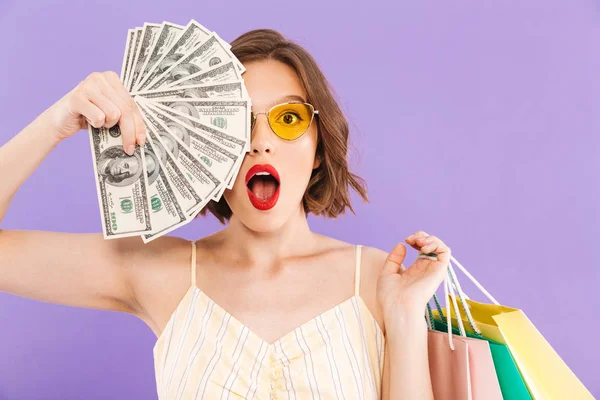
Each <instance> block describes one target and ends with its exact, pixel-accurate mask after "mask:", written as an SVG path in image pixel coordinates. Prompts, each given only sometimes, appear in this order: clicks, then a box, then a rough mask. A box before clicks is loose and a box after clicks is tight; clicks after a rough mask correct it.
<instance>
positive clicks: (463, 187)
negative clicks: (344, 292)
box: [0, 0, 600, 400]
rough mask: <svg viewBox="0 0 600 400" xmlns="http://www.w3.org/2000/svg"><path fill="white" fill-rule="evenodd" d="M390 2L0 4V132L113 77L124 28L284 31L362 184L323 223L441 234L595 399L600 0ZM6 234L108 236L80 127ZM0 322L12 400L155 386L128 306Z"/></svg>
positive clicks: (27, 312)
mask: <svg viewBox="0 0 600 400" xmlns="http://www.w3.org/2000/svg"><path fill="white" fill-rule="evenodd" d="M397 3H398V2H397V1H389V2H381V1H368V2H363V3H361V4H353V5H352V6H350V5H348V1H347V0H336V1H328V2H325V1H318V2H316V1H315V2H313V1H302V2H281V1H265V0H259V1H252V2H239V3H237V4H236V3H235V2H224V1H212V2H200V1H153V2H149V1H148V0H144V1H127V2H125V1H123V0H115V1H90V0H85V1H74V0H73V1H66V0H62V1H56V0H54V1H50V0H44V1H41V0H40V1H38V2H34V1H18V2H17V1H15V0H13V1H7V0H1V1H0V37H1V38H2V47H3V48H2V62H1V63H0V87H1V91H0V96H1V97H0V116H1V119H0V120H1V121H2V129H1V130H0V144H4V143H6V142H7V141H8V140H9V139H10V138H11V137H12V136H13V135H15V134H16V133H17V132H19V131H20V130H21V129H22V128H23V127H24V126H26V125H27V124H28V123H29V122H30V121H31V120H32V119H33V118H35V117H36V116H37V115H38V114H39V113H40V112H41V111H43V110H44V109H45V108H46V107H48V106H50V105H51V104H52V103H53V102H55V101H56V100H58V99H59V98H60V97H61V96H62V95H63V94H64V93H66V92H67V91H68V90H70V89H71V88H72V87H73V86H75V85H76V84H77V83H78V82H79V81H81V80H83V79H84V78H85V77H86V76H87V75H88V74H89V73H91V72H92V71H103V70H108V69H112V70H116V71H117V72H118V71H119V70H120V68H121V60H122V56H123V49H124V44H125V38H126V33H127V29H128V28H133V27H135V26H142V25H143V23H144V22H162V21H163V20H167V21H172V22H176V23H179V24H186V23H187V22H188V21H189V19H190V18H195V19H196V20H197V21H199V22H200V23H202V24H204V25H205V26H207V27H208V28H210V29H213V30H215V31H217V32H218V33H219V35H221V37H223V38H224V39H225V40H227V41H231V40H233V39H234V38H235V37H237V36H238V35H240V34H241V33H243V32H245V31H247V30H250V29H254V28H263V27H270V28H274V29H278V30H280V31H281V32H282V33H283V34H285V35H287V36H288V37H289V38H291V39H293V40H296V41H298V42H299V43H300V44H302V45H304V46H305V47H306V48H307V49H308V50H309V51H310V52H311V53H312V54H313V55H314V57H315V58H316V59H317V61H318V62H319V64H320V65H321V67H322V68H323V70H324V72H325V74H326V76H327V77H328V78H329V80H330V82H331V83H332V85H333V87H334V88H335V92H336V94H337V95H338V97H339V100H340V102H341V105H342V107H343V109H344V111H345V112H346V114H347V116H348V118H349V120H350V124H351V148H352V154H351V163H352V168H353V170H354V171H355V172H356V173H358V174H359V175H361V176H362V177H364V178H366V180H367V182H368V185H369V186H368V188H369V193H370V200H371V204H370V205H364V204H362V203H360V202H358V201H356V202H355V207H356V211H357V215H356V216H354V215H352V214H349V215H347V216H345V217H342V218H339V219H338V220H334V221H332V220H322V219H319V218H313V217H311V218H310V223H311V226H312V228H313V230H315V231H317V232H320V233H323V234H327V235H331V236H335V237H337V238H339V239H341V240H345V241H348V242H352V243H361V244H364V245H369V246H375V247H378V248H381V249H384V250H386V251H389V250H390V249H391V248H392V247H393V245H394V244H395V243H396V242H398V241H402V240H403V239H404V238H405V237H406V236H408V235H409V234H411V233H413V232H414V231H416V230H419V229H423V230H425V231H426V232H428V233H429V234H434V235H437V236H439V237H440V238H442V240H444V241H445V242H446V243H447V244H448V245H449V246H450V247H451V248H452V250H453V255H454V256H455V257H456V258H457V259H458V260H459V261H461V263H462V264H463V265H465V266H467V268H469V269H470V271H471V272H472V273H473V274H474V275H475V276H476V277H477V278H478V279H479V280H480V282H481V283H482V284H483V285H484V286H485V287H486V288H487V289H488V290H489V291H490V292H491V293H492V294H494V295H495V297H496V298H497V299H498V300H499V301H500V302H502V303H503V304H506V305H511V306H517V307H520V308H522V309H523V310H525V312H526V314H527V315H528V316H529V318H530V319H531V320H532V321H533V322H534V324H535V325H536V326H537V327H538V329H539V330H540V331H541V332H542V333H543V334H544V336H545V337H546V338H547V340H548V341H549V342H550V344H551V345H552V346H554V348H555V349H556V350H557V351H558V353H559V354H560V355H561V356H562V357H563V359H564V360H565V361H566V362H567V364H568V365H569V366H570V367H571V368H572V370H573V371H574V372H575V373H576V374H577V375H578V376H579V377H580V379H581V380H582V381H583V382H584V383H585V384H586V385H587V386H588V388H589V389H590V390H591V391H592V393H594V394H596V395H600V381H599V380H598V378H597V377H598V376H599V370H598V362H599V361H600V360H599V358H600V357H599V354H600V351H599V350H598V339H597V338H596V337H594V336H593V335H594V334H596V333H597V332H598V330H599V329H600V323H599V322H598V321H599V320H598V317H597V310H598V306H599V305H600V304H599V302H598V297H597V296H598V295H597V293H596V292H597V288H598V283H599V282H600V280H599V278H600V272H599V268H598V267H599V262H598V257H597V255H596V254H595V252H596V249H597V248H598V240H599V239H600V220H599V212H598V205H599V204H600V191H599V190H598V184H597V180H598V174H599V172H600V158H599V157H598V154H599V150H600V148H599V147H600V139H599V128H600V112H599V109H598V106H599V104H600V103H599V102H600V79H599V78H598V76H599V71H600V51H599V47H598V46H599V43H600V13H599V8H600V7H599V3H598V2H597V1H589V0H588V1H556V0H535V1H528V2H522V1H516V0H514V1H482V0H473V1H459V2H454V4H452V5H448V4H446V2H431V1H423V2H408V1H407V2H402V4H397ZM417 3H418V4H417ZM355 199H356V197H355ZM2 228H5V229H40V230H55V231H67V232H101V226H100V215H99V210H98V204H97V199H96V188H95V184H94V178H93V169H92V163H91V154H90V149H89V142H88V137H87V134H86V133H85V132H80V133H79V134H78V135H76V136H75V137H74V138H73V139H71V140H69V141H67V142H64V143H62V144H61V145H60V146H59V147H58V148H57V149H56V150H55V151H54V152H53V153H52V154H51V155H50V156H49V157H48V158H47V160H46V161H45V162H44V163H43V164H42V166H41V167H40V168H39V169H38V170H37V171H36V172H35V173H34V174H33V175H32V176H31V178H30V179H29V180H28V181H27V182H26V183H25V184H24V185H23V187H22V188H21V190H20V191H19V192H18V193H17V195H16V197H15V198H14V201H13V203H12V205H11V207H10V209H9V211H8V214H7V216H6V217H5V219H4V221H3V223H2ZM216 229H219V224H218V223H217V221H216V220H215V219H214V218H209V219H206V220H199V221H196V222H193V223H191V224H188V225H187V226H185V227H183V228H180V229H179V230H178V231H175V232H174V234H176V235H179V236H183V237H186V238H189V239H191V238H196V237H200V236H204V235H206V234H209V233H211V232H213V231H215V230H216ZM31 251H36V249H31ZM415 256H416V252H415V251H414V250H412V249H410V250H409V253H408V256H407V261H408V262H409V264H410V263H412V261H413V260H414V258H415ZM405 263H406V262H405ZM462 282H464V286H465V287H466V289H467V293H470V294H472V297H475V298H477V299H482V296H479V295H478V294H477V293H476V292H475V289H474V287H473V285H470V284H467V282H466V278H463V279H462ZM473 295H474V296H473ZM0 326H1V327H2V329H1V330H0V399H38V400H46V399H63V400H65V399H81V398H85V399H106V398H111V399H151V398H156V394H155V393H156V390H155V381H154V371H153V361H152V346H153V345H154V341H155V337H154V335H153V334H152V332H151V331H150V329H149V328H148V327H146V326H145V325H144V323H143V322H142V321H140V320H138V319H137V318H135V317H132V316H130V315H127V314H123V313H117V312H108V311H100V310H91V309H81V308H74V307H66V306H60V305H54V304H49V303H42V302H38V301H33V300H28V299H25V298H21V297H17V296H11V295H8V294H4V293H2V294H0Z"/></svg>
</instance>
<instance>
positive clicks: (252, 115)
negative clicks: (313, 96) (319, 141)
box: [250, 101, 319, 142]
mask: <svg viewBox="0 0 600 400" xmlns="http://www.w3.org/2000/svg"><path fill="white" fill-rule="evenodd" d="M286 104H304V105H307V106H309V107H310V109H311V110H312V115H311V117H310V122H309V123H308V125H307V126H306V129H305V130H304V132H302V133H301V134H300V135H298V137H297V138H295V139H286V138H283V137H281V136H279V135H278V134H277V132H275V130H274V129H273V127H272V126H271V120H270V119H269V113H270V112H271V111H273V109H274V108H275V107H279V106H283V105H286ZM260 114H265V116H266V117H267V124H268V125H269V128H270V129H271V132H273V133H274V134H275V136H277V137H278V138H280V139H281V140H285V141H286V142H293V141H296V140H298V139H300V138H301V137H302V136H304V134H305V133H306V132H307V131H308V128H310V126H311V125H312V123H313V120H314V119H315V115H316V116H317V117H318V116H319V110H316V109H315V106H313V105H312V104H310V103H301V102H299V101H290V102H286V103H279V104H275V105H274V106H273V107H271V108H269V110H268V111H266V112H260V113H255V112H253V111H252V110H251V111H250V118H251V121H250V132H252V131H253V130H254V127H255V126H256V118H257V117H258V116H259V115H260ZM317 120H318V118H317Z"/></svg>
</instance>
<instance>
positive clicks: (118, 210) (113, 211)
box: [88, 124, 152, 239]
mask: <svg viewBox="0 0 600 400" xmlns="http://www.w3.org/2000/svg"><path fill="white" fill-rule="evenodd" d="M88 132H89V136H90V146H91V149H92V157H93V160H94V162H93V164H94V177H95V180H96V186H97V189H98V203H99V205H100V215H101V216H102V231H103V233H104V238H105V239H112V238H119V237H127V236H136V235H141V234H146V233H150V232H151V231H152V226H151V221H150V211H149V209H148V201H147V199H148V198H147V193H146V190H147V183H146V175H145V174H144V171H143V164H142V162H143V161H142V158H143V157H144V150H143V148H141V147H139V146H138V147H137V148H136V150H135V153H133V155H131V156H129V155H128V154H127V153H125V152H124V151H123V139H122V137H121V130H120V129H119V126H118V125H115V126H114V127H112V128H110V129H108V128H100V129H98V128H94V127H93V126H91V125H89V124H88Z"/></svg>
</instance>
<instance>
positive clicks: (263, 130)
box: [250, 113, 274, 155]
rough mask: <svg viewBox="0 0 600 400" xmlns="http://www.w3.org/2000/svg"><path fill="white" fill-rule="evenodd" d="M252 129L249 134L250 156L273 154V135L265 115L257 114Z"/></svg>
mask: <svg viewBox="0 0 600 400" xmlns="http://www.w3.org/2000/svg"><path fill="white" fill-rule="evenodd" d="M255 115H256V122H255V123H254V128H253V129H252V132H251V134H250V137H251V140H252V142H251V149H252V154H254V155H260V154H265V153H268V154H273V136H274V135H273V133H272V132H271V127H270V126H269V121H268V120H267V116H266V114H265V113H257V114H255Z"/></svg>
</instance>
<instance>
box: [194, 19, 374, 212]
mask: <svg viewBox="0 0 600 400" xmlns="http://www.w3.org/2000/svg"><path fill="white" fill-rule="evenodd" d="M231 51H232V52H233V54H234V55H235V56H236V57H237V58H238V60H240V62H242V63H246V62H251V61H261V60H269V59H270V60H277V61H280V62H282V63H284V64H286V65H288V66H290V67H291V68H292V69H293V70H294V71H296V74H298V78H300V81H301V83H302V86H303V87H304V90H306V94H307V101H308V102H309V103H310V104H312V105H313V106H314V107H315V109H317V110H319V114H318V115H315V121H316V122H317V124H318V125H317V132H318V141H317V151H316V155H315V156H316V157H317V158H318V159H319V160H320V161H321V163H320V165H319V167H317V168H315V169H314V170H313V171H312V175H311V177H310V181H309V182H308V186H307V188H306V191H305V193H304V197H303V198H302V204H303V206H304V211H305V213H306V214H307V215H308V213H313V214H315V215H318V216H324V217H326V218H335V217H337V216H338V215H340V214H344V213H345V210H346V207H347V208H349V209H350V210H351V211H352V213H354V214H355V212H354V209H353V208H352V205H351V203H350V193H349V190H348V189H349V187H350V188H352V189H353V190H354V191H355V192H356V193H358V194H359V196H360V197H361V198H362V200H363V202H365V203H367V202H368V201H369V200H368V198H367V189H366V182H365V181H364V180H363V179H362V178H360V177H359V176H357V175H355V174H353V173H352V172H350V171H349V169H348V161H347V155H348V133H349V129H348V121H347V120H346V117H345V116H344V114H343V113H342V110H341V109H340V107H339V105H338V103H337V102H336V100H335V99H334V96H333V94H332V89H331V86H330V84H329V82H328V81H327V79H326V78H325V75H323V72H322V71H321V69H320V68H319V66H318V65H317V62H316V61H315V59H314V58H313V57H312V56H311V55H310V53H309V52H308V51H306V50H305V49H304V48H303V47H302V46H300V45H298V44H297V43H294V42H292V41H290V40H288V39H286V38H285V37H284V36H283V35H282V34H281V33H279V32H277V31H275V30H273V29H255V30H252V31H249V32H246V33H244V34H242V35H241V36H239V37H238V38H237V39H235V40H234V41H233V42H231ZM207 211H210V212H211V213H212V214H213V215H214V216H215V217H217V219H218V220H219V221H220V222H221V224H225V220H227V221H228V220H229V219H230V218H231V215H232V211H231V208H229V205H228V204H227V201H226V200H225V196H222V197H221V199H220V200H219V201H218V202H217V201H214V200H211V201H210V202H209V203H208V204H207V205H206V206H205V207H204V208H203V209H202V210H201V211H200V213H199V214H198V215H202V216H205V215H206V212H207Z"/></svg>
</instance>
